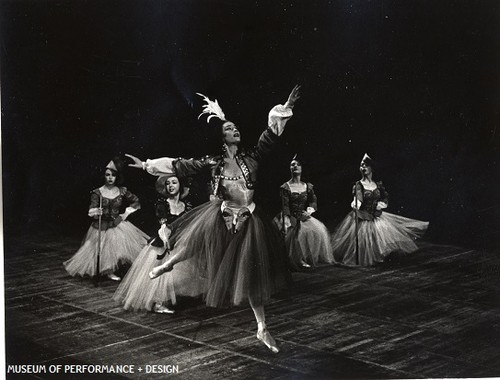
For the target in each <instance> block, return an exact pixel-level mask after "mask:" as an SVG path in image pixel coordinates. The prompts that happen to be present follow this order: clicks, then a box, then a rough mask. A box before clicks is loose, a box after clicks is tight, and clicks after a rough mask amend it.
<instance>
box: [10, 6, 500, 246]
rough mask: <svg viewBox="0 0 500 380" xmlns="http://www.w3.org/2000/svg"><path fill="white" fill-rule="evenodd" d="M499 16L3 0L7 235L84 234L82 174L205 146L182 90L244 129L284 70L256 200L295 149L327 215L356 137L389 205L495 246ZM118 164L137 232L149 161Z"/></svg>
mask: <svg viewBox="0 0 500 380" xmlns="http://www.w3.org/2000/svg"><path fill="white" fill-rule="evenodd" d="M499 18H500V3H499V2H498V1H496V0H491V1H435V0H433V1H404V2H403V1H387V0H385V1H368V0H364V1H354V0H351V1H311V0H308V1H301V2H290V1H233V0H232V1H229V0H228V1H187V0H179V1H166V0H164V1H122V0H121V1H102V0H89V1H81V0H71V1H69V0H68V1H55V0H51V1H46V0H36V1H34V0H33V1H30V0H29V1H4V0H2V2H1V42H2V46H1V58H2V61H1V76H2V77H1V79H2V88H1V90H2V153H3V156H2V164H3V168H2V169H3V197H4V204H3V206H4V224H5V225H4V231H5V239H6V242H7V243H8V242H9V239H10V237H14V236H17V235H21V234H24V235H25V236H29V234H34V233H38V232H40V233H57V234H60V235H71V236H75V237H83V235H84V233H85V231H86V230H87V228H88V225H89V220H88V218H87V216H86V214H87V207H88V202H89V191H90V190H91V189H93V188H95V187H98V186H100V185H101V184H102V182H103V181H102V172H103V168H104V166H105V165H106V164H107V163H108V161H109V160H110V159H111V158H112V157H113V156H114V155H116V154H120V153H131V154H135V155H137V156H139V157H141V158H143V159H146V158H154V157H160V156H164V155H168V156H173V157H175V156H184V157H192V156H194V157H196V156H201V155H204V154H209V153H216V152H219V150H220V139H219V134H218V133H219V130H216V129H215V128H212V127H211V126H208V125H206V123H204V122H203V121H199V120H197V116H198V114H199V113H200V111H201V106H202V103H201V101H200V99H199V98H198V97H197V96H196V95H195V92H202V93H204V94H206V95H208V96H210V97H211V98H217V99H218V100H219V102H220V103H221V105H222V107H223V109H224V111H225V113H226V116H227V117H228V118H229V119H230V120H233V121H235V122H236V123H237V124H238V125H239V127H240V128H241V131H242V135H243V141H244V142H245V143H247V144H249V145H252V144H253V143H255V142H256V140H257V138H258V136H259V134H260V133H261V131H262V130H263V129H264V128H265V127H266V122H267V112H268V111H269V109H270V108H271V107H272V106H273V105H275V104H278V103H283V102H284V101H285V100H286V98H287V96H288V93H289V92H290V90H291V89H292V88H293V86H294V85H295V84H296V83H299V84H301V85H302V98H301V99H300V101H299V103H298V104H297V106H296V108H295V116H294V117H293V119H292V120H291V121H290V122H289V124H288V126H287V130H286V132H285V134H284V136H283V142H282V145H281V147H280V148H279V149H278V150H277V151H276V153H275V154H274V156H273V157H272V158H271V159H270V160H269V164H268V165H267V166H266V167H265V169H264V170H263V172H262V176H261V183H260V185H261V186H260V190H259V193H258V199H259V201H260V203H261V204H263V205H264V206H265V208H266V210H267V211H268V212H269V214H270V215H273V214H274V213H275V212H277V211H278V207H279V206H278V205H279V199H278V193H279V191H278V187H279V185H280V184H281V183H282V182H284V181H285V180H287V179H288V176H289V172H288V163H289V161H290V158H291V157H292V156H293V154H295V153H296V152H298V153H299V155H300V156H301V157H302V159H303V160H304V165H305V167H304V170H305V171H306V173H307V177H308V179H309V180H310V181H311V182H313V183H314V184H315V188H316V191H317V195H318V197H319V207H320V210H319V212H318V214H317V215H318V217H319V218H320V219H322V220H323V221H324V222H325V223H326V224H327V226H329V227H330V228H333V227H334V226H335V224H336V223H338V222H339V221H340V220H341V219H342V218H343V217H344V216H345V214H346V213H347V212H348V210H349V203H350V198H351V187H352V183H353V182H354V181H355V180H357V179H358V178H359V172H358V163H359V161H360V159H361V157H362V156H363V154H364V153H365V152H368V153H369V154H370V155H371V156H372V157H374V158H375V159H376V160H377V162H378V168H377V171H376V173H375V176H376V178H377V179H382V180H383V181H384V183H385V185H386V187H387V189H388V190H389V192H390V194H391V198H390V200H391V201H390V208H389V211H391V212H393V213H399V214H401V215H405V216H408V217H412V218H418V219H422V220H429V221H430V222H431V224H430V229H429V232H428V235H427V238H428V239H429V240H431V241H434V242H446V243H452V244H461V245H472V246H478V245H484V244H485V243H487V244H488V245H489V246H493V247H497V246H498V244H497V243H498V240H494V239H497V238H496V236H497V235H498V234H496V233H495V232H497V231H498V226H499V220H498V216H499V211H498V210H499V209H498V200H497V199H498V195H497V193H498V186H500V182H499V181H498V179H497V178H498V174H499V170H498V169H499V167H498V161H497V159H498V147H499V144H498V143H499V139H498V131H497V126H498V122H499V118H498V110H499V88H500V87H499V84H500V83H499V69H498V68H499V66H500V60H499V56H500V23H499ZM126 175H127V181H126V184H127V185H128V187H129V188H130V189H131V190H132V191H133V192H135V193H136V194H138V195H139V196H140V197H141V199H142V203H143V210H141V211H140V212H138V213H136V214H135V215H133V216H132V217H131V219H132V221H133V222H134V223H136V224H137V225H138V226H139V227H141V228H143V229H144V230H145V231H146V232H149V233H151V232H153V230H154V227H155V220H154V217H153V214H152V212H151V208H152V202H153V200H154V198H155V193H154V190H153V186H154V178H153V177H151V176H148V175H146V174H145V173H142V172H140V171H138V170H133V169H130V170H128V172H127V173H126ZM200 182H202V181H200ZM202 187H203V186H202V185H201V184H200V185H199V186H198V190H197V197H196V198H197V199H195V200H198V201H199V200H201V199H203V198H204V196H203V191H202ZM6 254H7V255H9V254H11V253H10V251H9V250H8V249H7V250H6ZM12 254H14V252H12Z"/></svg>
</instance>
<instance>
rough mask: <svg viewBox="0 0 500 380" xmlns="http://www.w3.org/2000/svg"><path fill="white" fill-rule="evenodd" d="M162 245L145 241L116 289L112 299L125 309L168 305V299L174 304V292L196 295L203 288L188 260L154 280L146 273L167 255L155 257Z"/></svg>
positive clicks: (163, 260) (161, 249)
mask: <svg viewBox="0 0 500 380" xmlns="http://www.w3.org/2000/svg"><path fill="white" fill-rule="evenodd" d="M163 252H164V248H162V247H155V246H152V245H151V244H148V245H147V246H146V247H144V249H143V250H142V251H141V253H140V254H139V256H138V257H137V259H136V260H135V261H134V263H133V264H132V267H131V268H130V269H129V271H128V272H127V274H126V276H125V277H124V278H123V281H122V282H121V284H120V285H119V286H118V288H117V289H116V292H115V294H114V295H113V299H114V300H115V301H117V302H119V303H122V304H123V308H124V309H126V310H135V311H137V310H152V309H153V307H154V305H155V304H159V305H164V306H167V304H168V303H169V302H171V303H172V304H174V305H175V304H176V302H177V300H176V295H177V296H179V295H181V296H191V297H195V296H198V295H201V294H202V293H203V291H204V288H203V286H202V285H203V284H202V283H201V282H200V281H195V278H199V276H198V274H197V273H195V268H194V266H193V265H192V264H191V261H190V260H186V261H183V262H181V263H178V264H176V265H175V267H174V269H173V271H171V272H167V273H165V274H163V275H161V276H159V277H157V278H155V279H151V278H150V277H149V272H150V271H151V270H152V269H153V268H154V267H156V266H158V265H161V264H163V263H164V262H165V261H166V260H168V258H169V257H170V256H169V255H165V257H163V258H162V259H161V260H158V259H157V258H156V257H157V255H161V254H163Z"/></svg>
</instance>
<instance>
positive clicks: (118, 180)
mask: <svg viewBox="0 0 500 380" xmlns="http://www.w3.org/2000/svg"><path fill="white" fill-rule="evenodd" d="M122 168H123V164H122V162H121V160H120V159H118V158H115V159H113V160H112V161H110V163H109V164H108V165H107V166H106V170H105V172H104V178H105V182H104V185H103V186H101V187H100V188H98V189H95V190H92V192H91V194H90V207H89V214H88V215H89V216H90V217H91V218H93V219H94V222H93V223H92V225H91V226H90V228H89V230H88V232H87V235H86V236H85V239H84V241H83V244H82V246H81V247H80V249H79V250H78V251H77V252H76V253H75V254H74V255H73V257H71V258H70V259H69V260H67V261H65V262H64V264H63V265H64V267H65V268H66V271H67V272H68V273H69V274H70V275H71V276H82V277H83V276H85V275H88V276H91V277H94V276H96V275H98V274H100V275H107V276H108V278H110V279H111V280H113V281H120V277H118V276H117V275H115V274H114V272H115V271H116V270H117V269H118V267H119V266H120V264H127V263H128V264H129V263H132V262H133V261H134V260H135V258H136V257H137V255H138V254H139V252H140V251H141V249H142V248H143V247H144V246H145V245H146V244H147V239H148V238H149V237H148V235H146V234H145V233H144V232H142V231H141V230H140V229H139V228H137V227H136V226H134V225H133V224H132V223H130V222H129V221H127V220H126V219H127V217H128V216H129V215H130V214H132V213H133V212H135V211H137V210H139V209H140V208H141V205H140V203H139V198H137V196H135V195H134V194H132V193H131V192H130V191H128V190H127V188H126V187H123V186H119V185H121V184H122V182H123V175H122V172H121V170H122ZM123 203H128V204H129V206H128V207H127V208H126V209H125V212H124V213H122V214H120V208H121V206H122V204H123ZM100 205H101V207H99V206H100ZM99 217H101V224H100V226H101V231H100V233H99V223H98V219H99ZM99 239H100V242H98V240H99ZM98 243H99V246H100V247H101V252H100V262H99V273H97V271H96V269H97V254H96V250H97V248H96V247H97V246H98Z"/></svg>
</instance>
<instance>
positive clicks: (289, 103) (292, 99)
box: [285, 84, 300, 108]
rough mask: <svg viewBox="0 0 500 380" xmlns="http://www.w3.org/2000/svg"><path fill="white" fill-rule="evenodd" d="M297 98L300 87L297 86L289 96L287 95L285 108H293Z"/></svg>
mask: <svg viewBox="0 0 500 380" xmlns="http://www.w3.org/2000/svg"><path fill="white" fill-rule="evenodd" d="M299 98H300V86H299V85H298V84H297V85H296V86H295V87H294V88H293V90H292V92H291V93H290V95H288V100H287V101H286V103H285V107H287V108H293V106H294V105H295V102H296V101H297V100H299Z"/></svg>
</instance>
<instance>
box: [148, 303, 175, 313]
mask: <svg viewBox="0 0 500 380" xmlns="http://www.w3.org/2000/svg"><path fill="white" fill-rule="evenodd" d="M153 311H154V312H155V313H157V314H174V313H175V311H174V310H172V309H169V308H168V307H166V306H163V305H159V304H156V305H155V307H154V308H153Z"/></svg>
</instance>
